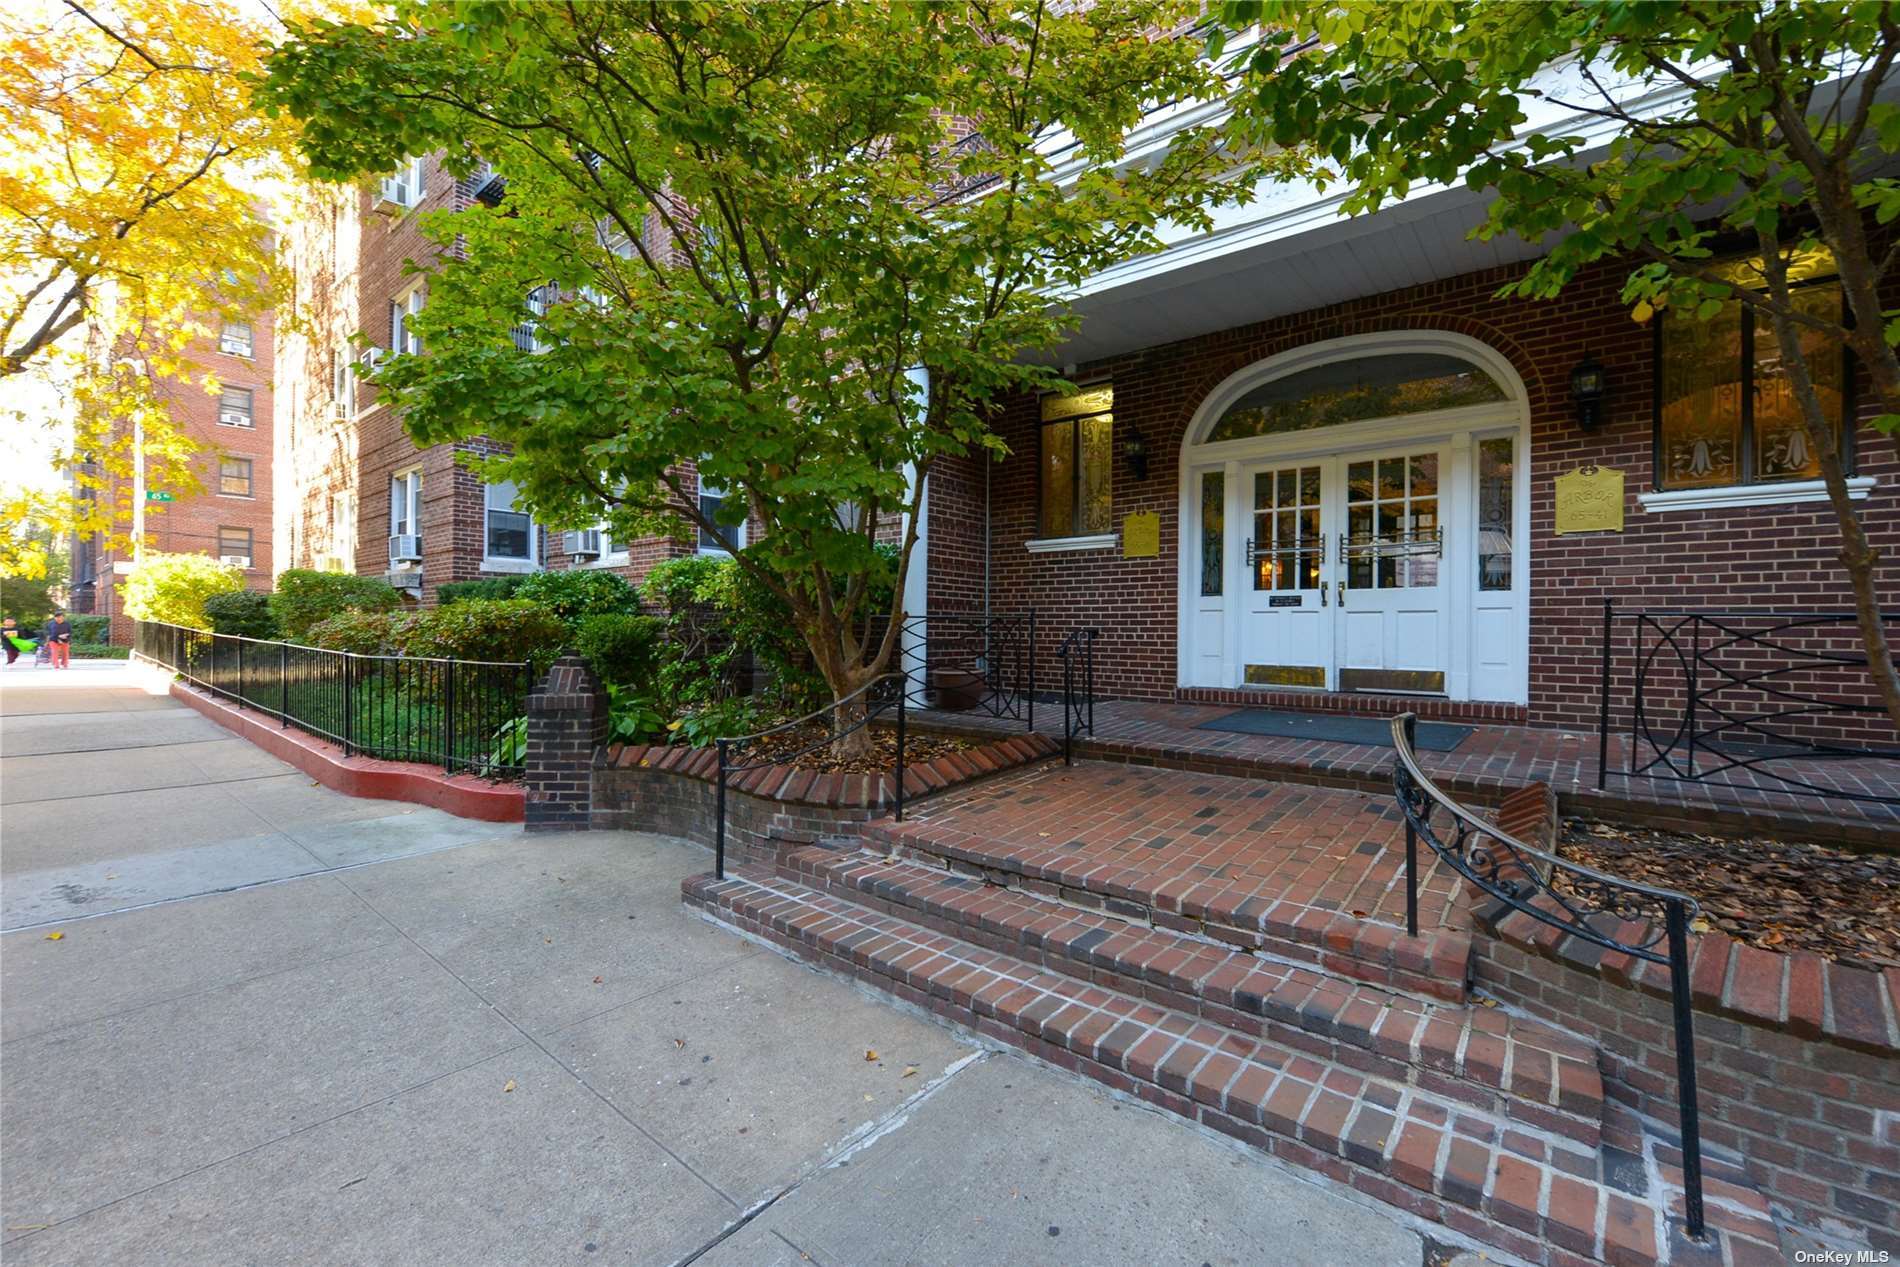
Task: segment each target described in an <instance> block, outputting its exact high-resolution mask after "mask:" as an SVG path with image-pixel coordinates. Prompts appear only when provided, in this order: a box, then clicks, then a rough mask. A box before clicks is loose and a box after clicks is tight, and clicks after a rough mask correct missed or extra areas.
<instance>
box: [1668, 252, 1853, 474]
mask: <svg viewBox="0 0 1900 1267" xmlns="http://www.w3.org/2000/svg"><path fill="white" fill-rule="evenodd" d="M1730 269H1731V271H1732V272H1734V273H1735V274H1736V276H1737V278H1738V280H1747V279H1748V278H1750V277H1751V276H1753V277H1756V278H1758V277H1759V275H1760V266H1759V264H1758V263H1756V262H1755V261H1746V262H1743V263H1739V264H1735V265H1731V266H1730ZM1831 269H1832V260H1831V259H1828V258H1823V259H1820V260H1814V259H1810V260H1805V261H1802V267H1800V268H1799V269H1797V270H1795V275H1796V276H1800V275H1802V274H1807V275H1809V276H1810V277H1813V275H1815V274H1825V273H1827V272H1829V271H1831ZM1795 306H1796V307H1797V308H1798V309H1801V310H1803V311H1806V312H1809V313H1811V314H1813V315H1815V316H1818V317H1824V318H1826V319H1827V320H1829V321H1839V320H1840V318H1841V287H1840V282H1839V281H1838V280H1836V279H1834V278H1832V277H1829V276H1825V275H1822V276H1820V277H1819V278H1818V279H1817V280H1803V281H1802V282H1801V283H1800V289H1798V290H1796V291H1795ZM1657 340H1658V357H1657V369H1656V373H1657V377H1658V379H1659V383H1658V391H1657V398H1658V416H1657V420H1656V475H1657V483H1658V484H1659V485H1660V486H1661V487H1663V488H1713V487H1720V486H1723V485H1730V484H1759V483H1775V482H1778V481H1782V480H1805V479H1815V478H1818V477H1819V475H1820V473H1821V466H1820V462H1819V460H1818V459H1817V457H1816V456H1815V453H1814V446H1813V443H1812V441H1811V440H1810V438H1809V436H1808V432H1807V428H1806V427H1805V426H1803V425H1802V421H1801V407H1800V405H1799V404H1798V403H1797V402H1796V400H1795V397H1794V392H1793V390H1792V388H1791V387H1790V384H1789V382H1788V376H1787V371H1786V370H1785V369H1784V368H1783V366H1782V357H1781V345H1780V342H1779V341H1778V340H1777V339H1776V338H1775V333H1774V330H1773V329H1772V327H1770V326H1769V324H1768V323H1767V322H1766V321H1765V320H1763V319H1761V318H1759V317H1757V316H1756V314H1755V313H1754V312H1753V311H1751V310H1750V309H1749V308H1747V307H1746V306H1745V305H1743V303H1742V302H1741V301H1740V300H1739V299H1736V300H1731V301H1729V302H1728V303H1725V304H1724V305H1722V309H1721V311H1720V312H1719V313H1717V314H1716V315H1715V316H1714V317H1711V318H1710V319H1709V320H1707V321H1698V320H1696V319H1695V316H1694V314H1693V313H1692V312H1676V311H1674V310H1669V311H1665V312H1664V314H1663V317H1662V320H1661V321H1660V323H1659V327H1658V331H1657ZM1801 342H1802V352H1803V353H1804V355H1805V357H1806V359H1807V362H1808V372H1809V374H1810V375H1811V376H1812V377H1813V379H1814V387H1815V391H1816V392H1817V393H1818V394H1819V396H1820V399H1821V411H1822V413H1823V415H1824V416H1826V417H1827V418H1828V419H1829V421H1831V422H1832V423H1833V424H1834V425H1835V427H1836V428H1837V431H1836V433H1835V434H1836V437H1837V441H1838V440H1839V439H1840V438H1841V437H1842V435H1843V430H1841V429H1840V428H1841V424H1842V422H1843V420H1844V419H1845V418H1846V416H1847V411H1848V409H1849V407H1850V397H1849V390H1848V376H1847V363H1846V356H1845V353H1844V350H1843V348H1842V346H1841V343H1840V341H1839V340H1837V339H1831V338H1829V337H1828V336H1827V335H1826V334H1825V333H1823V332H1821V331H1818V330H1807V329H1804V330H1803V332H1802V340H1801Z"/></svg>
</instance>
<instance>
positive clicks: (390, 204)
mask: <svg viewBox="0 0 1900 1267" xmlns="http://www.w3.org/2000/svg"><path fill="white" fill-rule="evenodd" d="M407 210H409V186H408V183H407V182H406V181H404V180H403V178H402V177H401V176H385V177H383V183H382V184H381V185H379V186H377V188H376V207H375V211H376V214H377V215H379V216H399V215H401V214H402V213H403V212H405V211H407Z"/></svg>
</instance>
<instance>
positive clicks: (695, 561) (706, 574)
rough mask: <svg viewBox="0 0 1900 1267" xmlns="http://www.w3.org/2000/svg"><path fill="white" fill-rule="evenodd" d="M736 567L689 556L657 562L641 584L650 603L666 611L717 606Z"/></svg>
mask: <svg viewBox="0 0 1900 1267" xmlns="http://www.w3.org/2000/svg"><path fill="white" fill-rule="evenodd" d="M737 570H738V564H736V563H734V562H733V561H732V560H731V559H726V558H721V557H719V556H718V555H714V554H689V555H686V556H684V557H683V558H678V559H667V560H666V561H665V562H662V563H656V564H655V565H654V566H653V570H652V571H651V572H648V573H647V578H646V580H645V581H643V582H641V584H640V592H641V593H642V594H643V595H645V597H646V600H647V601H648V602H649V603H653V604H654V605H656V606H658V607H663V608H665V609H666V610H667V611H669V612H678V611H684V610H685V609H686V608H688V607H692V606H694V605H695V604H702V603H703V604H717V603H718V602H719V601H720V599H721V597H722V596H723V595H724V594H725V593H726V591H727V590H728V589H729V588H730V585H731V580H732V574H733V573H734V572H735V571H737Z"/></svg>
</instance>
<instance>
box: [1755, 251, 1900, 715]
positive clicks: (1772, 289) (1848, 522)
mask: <svg viewBox="0 0 1900 1267" xmlns="http://www.w3.org/2000/svg"><path fill="white" fill-rule="evenodd" d="M1762 269H1763V272H1764V273H1765V274H1766V275H1767V278H1768V289H1769V294H1770V296H1771V297H1772V298H1773V299H1774V301H1775V302H1774V307H1775V314H1774V318H1773V320H1774V327H1775V338H1776V340H1777V341H1778V342H1779V343H1780V345H1781V360H1782V364H1783V365H1784V366H1785V367H1786V369H1787V371H1788V382H1789V385H1790V386H1791V387H1792V388H1793V389H1794V396H1795V399H1796V401H1798V402H1799V403H1800V405H1801V422H1802V425H1803V427H1804V428H1805V429H1806V431H1807V433H1808V443H1809V444H1811V445H1813V446H1814V452H1815V456H1816V457H1817V458H1818V460H1819V461H1820V464H1821V479H1822V482H1823V483H1824V484H1826V485H1827V499H1828V503H1829V505H1831V506H1832V507H1833V509H1834V518H1835V520H1836V522H1837V523H1838V524H1839V525H1840V530H1841V553H1840V559H1841V566H1842V567H1844V568H1846V569H1847V579H1848V582H1849V584H1850V585H1851V586H1852V587H1853V591H1854V614H1855V618H1856V620H1857V622H1858V623H1859V625H1860V634H1861V641H1862V643H1863V644H1864V645H1865V647H1866V651H1867V672H1868V675H1869V676H1870V677H1872V679H1873V683H1874V688H1875V690H1876V691H1877V692H1878V693H1879V695H1880V699H1881V703H1882V704H1883V705H1884V706H1885V707H1886V710H1887V715H1888V716H1889V717H1890V718H1892V720H1893V724H1894V728H1895V730H1896V731H1900V672H1896V671H1895V667H1894V660H1893V646H1892V644H1891V643H1890V642H1889V641H1888V640H1887V625H1886V621H1885V619H1884V618H1883V616H1882V613H1881V610H1880V596H1879V593H1878V591H1877V590H1876V588H1875V579H1876V573H1877V572H1878V570H1879V566H1880V552H1879V551H1878V550H1876V549H1874V548H1873V546H1872V545H1870V544H1869V543H1868V541H1867V530H1866V528H1865V526H1864V525H1863V524H1862V523H1861V521H1860V514H1859V512H1858V511H1856V510H1855V509H1854V502H1853V499H1852V498H1851V497H1849V496H1848V492H1847V472H1846V470H1845V468H1844V467H1843V466H1842V465H1841V449H1840V444H1839V442H1838V440H1837V438H1836V435H1835V430H1834V424H1833V423H1832V422H1831V421H1830V420H1829V419H1828V418H1827V417H1826V416H1825V415H1824V414H1823V413H1822V411H1821V398H1820V396H1819V395H1817V394H1816V392H1815V390H1814V378H1813V376H1812V375H1810V374H1809V373H1808V358H1807V353H1806V351H1805V350H1804V349H1803V348H1802V346H1801V328H1800V327H1799V326H1797V325H1796V324H1795V323H1794V321H1793V319H1792V318H1790V317H1789V316H1788V315H1787V314H1788V312H1789V310H1790V304H1791V296H1790V293H1789V290H1788V270H1787V262H1786V261H1785V260H1784V259H1783V258H1782V256H1781V254H1780V250H1779V243H1777V242H1776V241H1775V240H1774V238H1773V237H1772V235H1768V234H1764V235H1762Z"/></svg>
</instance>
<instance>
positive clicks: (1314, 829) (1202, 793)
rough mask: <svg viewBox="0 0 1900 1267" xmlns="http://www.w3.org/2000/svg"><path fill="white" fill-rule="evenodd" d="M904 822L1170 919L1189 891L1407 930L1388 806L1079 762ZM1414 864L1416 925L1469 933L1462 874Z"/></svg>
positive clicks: (1396, 825)
mask: <svg viewBox="0 0 1900 1267" xmlns="http://www.w3.org/2000/svg"><path fill="white" fill-rule="evenodd" d="M908 817H909V820H910V821H909V822H908V823H907V824H906V826H907V827H908V828H910V829H911V831H913V832H917V833H921V834H924V835H927V836H928V837H929V839H931V840H932V841H934V842H937V843H940V844H944V845H950V846H965V847H970V846H975V847H980V848H981V849H982V850H983V851H986V852H989V853H993V854H995V855H997V856H999V857H1001V856H1005V855H1007V856H1008V857H1009V859H1010V860H1011V863H1012V865H1013V866H1014V867H1015V868H1017V869H1020V870H1021V871H1022V872H1023V873H1024V874H1027V875H1031V876H1036V875H1048V876H1051V877H1053V876H1057V875H1061V876H1064V877H1072V878H1074V879H1081V878H1083V877H1086V883H1087V887H1088V888H1089V889H1090V890H1092V891H1094V892H1098V893H1106V894H1119V895H1126V896H1128V897H1130V898H1133V899H1136V900H1140V901H1143V902H1144V903H1145V904H1153V905H1161V906H1163V907H1165V908H1168V909H1173V908H1174V907H1175V905H1176V902H1177V901H1178V900H1179V899H1181V898H1183V897H1186V896H1187V895H1189V894H1190V893H1193V894H1194V897H1193V900H1194V901H1195V902H1196V903H1197V904H1199V905H1213V906H1217V907H1227V908H1232V907H1235V906H1237V905H1239V904H1242V903H1244V902H1245V900H1246V899H1247V898H1258V899H1260V900H1261V902H1262V903H1263V904H1266V905H1270V904H1272V903H1275V902H1290V903H1294V904H1297V905H1301V906H1310V907H1316V908H1318V909H1320V910H1326V911H1337V912H1340V913H1342V914H1346V915H1350V916H1352V917H1353V918H1355V919H1358V920H1374V921H1377V922H1380V923H1385V924H1391V925H1398V926H1402V925H1403V924H1404V923H1405V874H1404V873H1405V820H1404V819H1403V818H1402V817H1401V816H1400V814H1399V811H1398V806H1397V805H1396V803H1394V801H1393V799H1392V798H1391V797H1390V796H1380V795H1378V794H1375V793H1369V792H1358V791H1351V790H1347V789H1344V788H1326V787H1314V786H1310V785H1301V784H1295V783H1276V782H1267V781H1263V780H1259V779H1246V778H1234V777H1231V776H1225V775H1213V774H1198V773H1192V772H1188V771H1183V770H1167V769H1155V768H1141V767H1130V766H1126V765H1117V764H1111V763H1105V762H1093V761H1083V762H1078V763H1077V764H1076V765H1075V766H1073V767H1071V768H1066V769H1065V768H1055V769H1042V770H1030V771H1023V772H1018V773H1013V774H1009V775H1005V776H1002V777H1000V778H997V779H993V780H990V781H989V782H986V783H981V784H977V785H974V786H971V787H969V788H966V789H959V790H957V791H953V792H950V793H947V794H945V795H943V796H941V797H933V798H931V799H929V800H926V801H921V802H919V803H918V804H917V805H916V807H915V808H914V809H913V811H912V812H911V814H910V815H909V816H908ZM1419 863H1420V866H1421V868H1422V872H1421V874H1422V876H1423V878H1422V880H1421V882H1420V886H1419V924H1420V927H1421V928H1454V929H1458V930H1469V928H1470V922H1469V919H1468V915H1467V910H1466V904H1465V900H1464V897H1463V894H1462V891H1461V889H1460V888H1459V886H1457V885H1456V884H1455V883H1454V881H1455V879H1456V877H1455V876H1454V875H1453V874H1452V873H1451V871H1450V869H1449V868H1447V867H1444V866H1442V865H1440V864H1439V863H1438V860H1437V857H1436V856H1435V855H1434V854H1433V853H1432V852H1431V850H1429V849H1426V848H1424V847H1423V846H1421V847H1420V858H1419ZM1196 889H1200V890H1202V891H1201V892H1199V893H1194V890H1196ZM1157 897H1158V898H1160V899H1161V901H1159V902H1153V901H1152V899H1154V898H1157Z"/></svg>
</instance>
